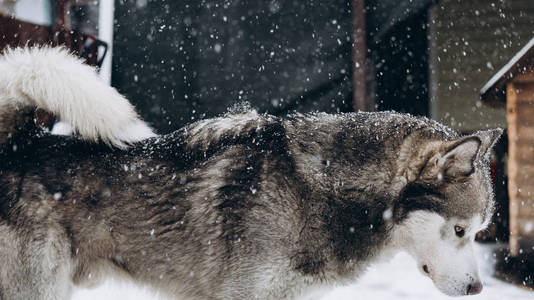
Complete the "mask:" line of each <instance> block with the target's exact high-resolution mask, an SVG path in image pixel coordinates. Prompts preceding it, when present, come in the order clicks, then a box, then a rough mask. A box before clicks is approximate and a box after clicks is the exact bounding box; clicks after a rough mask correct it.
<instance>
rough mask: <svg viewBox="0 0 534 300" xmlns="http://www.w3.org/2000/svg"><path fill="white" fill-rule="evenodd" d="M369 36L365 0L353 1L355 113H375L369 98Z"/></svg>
mask: <svg viewBox="0 0 534 300" xmlns="http://www.w3.org/2000/svg"><path fill="white" fill-rule="evenodd" d="M366 41H367V35H366V29H365V0H352V78H353V79H352V81H353V85H354V91H353V100H352V101H353V108H354V111H358V110H361V111H373V110H374V106H375V105H374V103H371V98H370V97H368V96H367V42H366Z"/></svg>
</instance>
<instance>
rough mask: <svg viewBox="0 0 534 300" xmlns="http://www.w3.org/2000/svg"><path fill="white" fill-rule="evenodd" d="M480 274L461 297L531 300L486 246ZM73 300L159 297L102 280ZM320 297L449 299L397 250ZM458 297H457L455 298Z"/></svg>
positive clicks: (79, 291)
mask: <svg viewBox="0 0 534 300" xmlns="http://www.w3.org/2000/svg"><path fill="white" fill-rule="evenodd" d="M477 251H478V252H479V256H478V257H480V259H479V261H480V262H481V266H482V267H481V276H482V282H483V283H484V290H483V291H482V293H481V294H480V295H477V296H470V297H463V298H460V299H469V300H471V299H472V300H503V299H513V300H527V299H529V300H532V299H534V292H531V291H527V290H525V289H521V288H519V287H517V286H514V285H511V284H508V283H505V282H503V281H500V280H498V279H495V278H493V277H491V272H492V268H493V256H492V255H491V254H490V252H489V251H488V249H487V248H481V247H479V248H478V249H477ZM72 299H73V300H93V299H99V300H107V299H109V300H111V299H113V300H115V299H121V300H163V298H161V297H158V296H157V295H155V294H154V293H153V292H151V291H149V290H147V289H142V288H139V287H136V286H133V285H130V284H125V283H116V282H112V281H108V282H106V283H105V284H104V285H102V286H100V287H98V288H96V289H90V290H89V289H77V290H76V291H75V293H74V296H73V298H72ZM319 299H320V300H334V299H335V300H345V299H346V300H348V299H350V300H358V299H362V300H368V299H379V300H394V299H402V300H408V299H409V300H428V299H432V300H451V299H454V298H451V297H448V296H446V295H444V294H442V293H440V292H439V291H438V290H437V289H436V288H435V287H434V285H433V284H432V282H431V281H430V279H428V278H427V277H425V276H423V275H422V274H421V273H420V272H419V270H418V268H417V267H416V264H415V261H414V260H413V259H412V258H411V257H409V256H408V255H407V254H404V253H400V254H398V255H396V256H395V257H394V258H393V259H392V260H391V261H389V262H384V263H381V264H377V265H374V266H373V267H372V268H370V269H369V271H368V272H367V273H366V274H365V275H363V276H362V277H361V278H360V279H359V280H358V282H357V283H355V284H353V285H349V286H344V287H338V288H335V289H333V290H332V291H330V292H328V293H327V294H325V295H323V296H322V297H319ZM456 299H458V298H456Z"/></svg>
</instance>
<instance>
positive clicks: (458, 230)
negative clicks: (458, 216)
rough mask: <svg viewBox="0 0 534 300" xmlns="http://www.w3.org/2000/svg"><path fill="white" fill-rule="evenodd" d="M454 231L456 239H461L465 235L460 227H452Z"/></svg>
mask: <svg viewBox="0 0 534 300" xmlns="http://www.w3.org/2000/svg"><path fill="white" fill-rule="evenodd" d="M454 231H455V232H456V236H457V237H463V236H464V234H465V229H464V228H463V227H462V226H458V225H456V226H454Z"/></svg>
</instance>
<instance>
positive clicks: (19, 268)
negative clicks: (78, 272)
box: [0, 221, 72, 300]
mask: <svg viewBox="0 0 534 300" xmlns="http://www.w3.org/2000/svg"><path fill="white" fill-rule="evenodd" d="M15 232H16V233H17V234H15ZM65 242H66V241H64V240H62V238H61V235H60V234H57V233H55V232H53V231H51V230H49V231H48V232H43V231H41V232H31V231H27V230H25V229H23V228H17V229H14V228H12V227H11V226H9V225H5V224H2V223H1V221H0V257H2V264H1V265H0V299H1V300H8V299H9V300H19V299H20V300H23V299H35V300H40V299H43V300H65V299H69V298H70V294H71V287H72V283H71V258H70V251H69V249H68V248H67V247H66V246H65V245H68V244H69V243H68V242H66V243H65Z"/></svg>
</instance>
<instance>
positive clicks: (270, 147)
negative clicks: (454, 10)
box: [0, 49, 500, 299]
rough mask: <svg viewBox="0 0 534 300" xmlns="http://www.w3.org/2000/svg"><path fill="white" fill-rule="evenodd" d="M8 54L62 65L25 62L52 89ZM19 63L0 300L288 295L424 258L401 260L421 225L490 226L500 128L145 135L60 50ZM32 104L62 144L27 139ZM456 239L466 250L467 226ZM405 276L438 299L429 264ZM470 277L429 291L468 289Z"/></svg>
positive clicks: (259, 120) (3, 103) (210, 122)
mask: <svg viewBox="0 0 534 300" xmlns="http://www.w3.org/2000/svg"><path fill="white" fill-rule="evenodd" d="M24 55H26V56H28V57H32V58H35V56H39V58H42V56H46V57H47V56H51V57H52V58H56V55H57V59H58V60H59V61H60V62H61V61H63V60H65V61H66V65H65V66H64V68H65V69H60V70H55V69H53V70H50V68H54V67H52V66H49V65H46V64H45V65H39V67H38V68H39V72H43V73H44V72H45V70H46V72H47V73H46V74H48V75H47V76H48V77H54V76H59V77H57V78H56V77H55V79H54V82H62V83H63V84H60V85H59V86H57V83H55V84H56V85H52V86H49V85H48V84H49V82H48V81H46V79H44V78H43V77H42V76H44V75H35V73H32V71H31V70H30V69H28V68H30V67H31V66H33V65H35V64H37V63H28V62H27V59H28V57H24ZM18 59H20V60H21V61H20V63H17V64H22V65H24V66H25V68H26V65H28V66H27V68H26V69H24V68H23V69H22V70H24V71H20V70H19V71H17V72H18V73H17V74H18V75H20V77H16V78H15V79H8V78H5V76H0V89H1V90H2V93H3V94H2V95H1V96H0V109H1V111H0V115H1V116H2V119H1V120H0V124H1V125H2V126H3V127H2V129H1V130H2V133H4V136H3V140H2V141H3V145H2V146H1V150H0V155H1V156H2V159H1V160H0V172H1V173H0V175H1V176H0V257H3V258H5V259H4V262H3V263H2V266H0V298H1V299H68V297H69V295H70V290H71V287H72V285H73V284H75V285H92V284H95V283H97V282H98V281H99V280H100V279H101V278H102V277H103V276H107V275H114V276H121V277H126V278H129V279H131V280H134V281H136V282H138V283H140V284H145V285H149V286H151V287H153V288H156V289H158V290H160V291H162V293H164V294H165V295H168V296H169V297H171V298H178V299H292V298H297V297H299V296H301V295H303V294H306V293H307V292H309V291H310V290H312V289H314V288H316V287H322V286H331V285H334V284H340V283H341V284H342V283H347V282H351V281H354V280H355V279H356V278H357V276H358V275H359V274H361V272H362V271H363V270H364V269H365V268H366V267H367V266H368V265H369V264H370V263H372V262H373V261H374V260H375V259H377V258H379V257H380V256H382V255H387V254H388V253H390V251H396V250H406V251H409V252H410V251H412V252H411V254H413V255H414V256H416V257H425V255H427V254H428V253H427V252H424V251H426V250H424V251H423V250H422V251H423V252H421V253H423V254H420V255H419V254H418V253H419V252H418V251H419V249H415V248H414V249H412V248H410V247H411V246H410V243H411V241H410V239H415V238H416V237H417V234H418V232H417V229H418V226H419V225H421V226H425V223H420V224H419V223H417V222H419V221H420V220H425V219H424V216H426V215H424V214H425V213H429V214H431V216H433V215H434V214H437V215H439V216H440V217H439V218H442V219H443V220H444V221H443V222H442V223H440V224H441V225H439V229H437V230H438V231H437V232H436V234H435V235H436V239H441V240H446V239H448V234H449V233H448V231H447V230H448V229H447V228H449V227H447V226H449V225H448V224H449V223H448V222H453V221H450V220H473V218H474V217H476V218H475V219H477V218H478V219H477V220H478V224H477V225H475V227H476V226H478V227H483V226H484V223H485V224H487V222H488V220H489V218H490V217H491V213H492V197H493V194H492V190H491V184H490V180H489V177H488V170H487V153H488V150H489V149H490V147H491V146H492V145H493V143H494V142H495V140H496V139H497V138H498V136H499V135H500V130H493V131H485V132H479V133H477V134H474V135H471V136H467V137H461V136H459V135H458V134H457V133H456V132H454V131H452V130H451V129H448V128H447V127H445V126H443V125H440V124H438V123H437V122H434V121H431V120H428V119H424V118H415V117H411V116H408V115H403V114H396V113H391V112H384V113H350V114H342V115H330V114H324V113H315V114H306V115H300V114H295V115H290V116H287V117H284V118H279V117H274V116H271V115H265V114H258V113H256V112H255V111H253V110H251V109H249V108H246V107H245V108H243V107H241V108H236V109H234V110H233V111H230V112H229V113H228V114H226V115H224V116H221V117H219V118H214V119H207V120H202V121H199V122H196V123H193V124H191V125H188V126H186V127H184V128H182V129H180V130H178V131H176V132H173V133H171V134H168V135H163V136H155V134H153V132H152V130H151V129H150V128H149V127H148V126H147V125H146V124H145V123H144V122H143V121H142V120H139V118H138V117H137V114H136V113H135V111H134V110H133V108H132V107H131V105H130V104H129V103H128V102H127V101H126V100H125V99H124V98H122V97H121V96H120V95H119V94H118V93H116V91H114V90H112V89H111V88H109V87H105V86H104V84H102V83H99V81H97V79H96V77H94V76H95V75H94V73H93V71H91V70H89V68H88V67H85V66H81V64H80V63H79V62H78V61H77V60H75V59H74V58H73V57H71V56H70V55H67V54H65V53H64V51H62V50H59V51H58V50H55V49H34V50H15V51H11V52H8V54H7V55H6V56H5V57H4V58H3V59H2V60H1V61H0V69H1V70H2V71H3V73H5V72H6V71H5V70H6V68H10V67H13V66H14V65H13V64H12V62H13V61H17V60H18ZM25 64H26V65H25ZM69 64H73V65H69ZM56 65H57V64H56ZM59 65H60V66H62V64H61V63H59ZM47 68H48V69H47ZM72 69H75V70H78V69H82V71H83V72H86V71H87V72H88V73H87V74H81V75H79V76H81V77H82V78H84V79H85V80H79V79H75V78H74V77H73V76H72V74H68V73H69V72H71V70H72ZM8 70H10V69H8ZM62 72H66V73H67V74H63V73H62ZM19 73H20V74H19ZM25 74H30V75H25ZM39 74H40V73H39ZM58 74H63V75H58ZM87 78H90V79H87ZM40 80H42V81H40ZM77 80H79V82H78V81H77ZM6 87H8V88H7V90H8V92H7V93H6V92H5V90H6ZM75 91H76V93H74V92H75ZM51 93H53V94H51ZM80 95H82V96H81V97H80ZM104 99H105V100H104ZM94 101H95V102H94ZM35 106H38V107H41V108H44V109H46V110H48V111H51V112H53V113H56V114H58V115H59V116H60V118H62V120H64V121H66V122H67V123H70V124H71V125H72V126H73V128H74V130H75V131H76V132H77V133H78V135H79V137H68V136H67V137H66V136H55V135H51V134H48V133H45V132H43V131H41V130H39V129H38V128H36V127H35V126H34V125H33V122H31V121H28V120H31V117H30V118H28V117H24V114H21V112H31V109H32V108H34V107H35ZM108 107H111V109H108ZM132 128H133V129H132ZM130 129H132V130H130ZM80 137H81V139H80ZM95 141H101V142H95ZM106 144H108V145H113V146H118V147H110V146H108V145H106ZM127 146H129V147H127ZM421 212H422V214H419V213H421ZM411 216H417V217H418V216H423V217H421V218H419V217H418V218H417V219H415V217H411ZM421 222H423V221H421ZM440 222H441V221H440ZM454 222H456V221H454ZM457 223H458V222H456V223H454V224H453V225H452V226H453V227H454V226H455V224H457ZM460 223H461V222H460ZM460 223H458V224H460ZM414 224H415V225H414ZM417 224H419V225H417ZM451 224H452V223H451ZM462 226H463V225H462ZM465 227H466V232H467V234H468V235H469V236H470V240H467V239H466V240H465V241H464V242H463V243H464V244H467V243H472V237H473V236H474V233H475V232H476V231H477V230H478V229H479V228H478V229H476V230H475V229H472V230H471V229H469V230H470V231H468V229H467V227H468V225H465ZM443 228H446V229H443ZM439 232H441V233H439ZM451 232H453V233H452V235H453V236H454V230H453V229H452V227H451ZM457 235H458V234H457ZM458 241H459V242H458V243H457V244H455V245H456V246H455V247H458V249H460V248H461V247H464V246H462V245H461V244H462V241H461V240H460V239H459V240H458ZM454 243H456V241H455V242H454ZM410 249H412V250H410ZM417 255H419V256H417ZM422 259H423V258H422ZM423 260H424V259H423ZM418 262H419V260H418ZM423 264H424V266H423ZM421 266H423V269H425V272H427V271H428V269H429V268H430V271H428V272H427V273H428V274H429V276H430V277H431V278H432V279H433V280H434V281H435V282H436V285H437V286H438V288H440V289H442V288H441V287H440V285H439V284H440V283H438V282H437V281H439V280H441V279H436V278H438V277H437V275H435V276H434V275H433V272H436V273H434V274H438V273H439V270H438V269H439V268H438V267H437V265H436V267H434V265H432V262H427V261H422V263H421ZM434 269H436V271H434ZM475 273H476V272H475V271H473V272H471V271H465V274H468V275H469V276H470V278H468V277H465V276H464V275H463V273H462V274H461V275H458V276H464V277H465V278H464V277H462V279H461V280H462V285H461V286H460V287H457V286H454V289H452V288H450V286H449V285H450V284H452V283H449V282H447V284H448V285H444V286H445V287H444V288H443V289H442V290H443V291H444V292H447V293H449V292H450V294H454V293H458V294H470V293H473V291H474V290H473V286H476V285H477V284H478V285H479V282H478V281H477V280H478V278H477V276H478V275H477V274H475ZM439 274H441V273H439ZM433 276H434V277H433ZM439 278H441V277H439ZM455 278H456V277H455ZM455 280H456V279H455ZM456 281H458V280H456ZM456 281H455V282H456ZM451 282H452V281H451ZM464 282H465V284H464ZM455 284H456V283H455Z"/></svg>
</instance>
